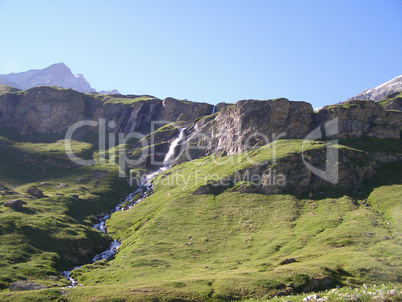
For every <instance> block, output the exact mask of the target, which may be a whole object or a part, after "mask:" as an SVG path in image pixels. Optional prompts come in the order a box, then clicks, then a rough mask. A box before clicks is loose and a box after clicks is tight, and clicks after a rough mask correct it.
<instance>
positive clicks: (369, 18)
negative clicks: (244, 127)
mask: <svg viewBox="0 0 402 302" xmlns="http://www.w3.org/2000/svg"><path fill="white" fill-rule="evenodd" d="M0 28H1V36H2V39H1V46H0V74H4V73H10V72H20V71H26V70H29V69H39V68H44V67H47V66H49V65H51V64H53V63H59V62H64V63H65V64H66V65H67V66H69V67H70V68H71V70H72V72H73V73H82V74H84V76H85V78H86V79H87V81H88V82H89V83H90V84H91V85H92V87H94V88H95V89H97V90H109V89H118V90H119V91H120V92H121V93H123V94H151V95H154V96H156V97H159V98H165V97H168V96H171V97H175V98H180V99H188V100H192V101H198V102H208V103H218V102H222V101H224V102H236V101H238V100H242V99H271V98H277V97H286V98H288V99H290V100H298V101H306V102H309V103H311V104H312V105H313V107H320V106H323V105H326V104H332V103H337V102H340V101H344V100H345V99H347V98H349V97H351V96H353V95H354V94H356V93H359V92H361V91H362V90H364V89H366V88H371V87H374V86H377V85H379V84H381V83H383V82H385V81H388V80H390V79H391V78H394V77H396V76H398V75H400V74H402V1H401V0H376V1H373V0H346V1H343V0H303V1H301V0H300V1H299V0H276V1H270V0H265V1H258V0H254V1H253V0H250V1H246V0H244V1H237V0H231V1H229V0H228V1H226V0H215V1H209V0H203V1H201V0H199V1H195V0H186V1H185V0H182V1H181V0H172V1H169V0H165V1H162V0H161V1H152V0H151V1H150V0H148V1H145V0H144V1H119V0H117V1H101V0H97V1H85V0H81V1H54V0H53V1H50V0H49V1H40V0H37V1H22V0H21V1H20V0H0Z"/></svg>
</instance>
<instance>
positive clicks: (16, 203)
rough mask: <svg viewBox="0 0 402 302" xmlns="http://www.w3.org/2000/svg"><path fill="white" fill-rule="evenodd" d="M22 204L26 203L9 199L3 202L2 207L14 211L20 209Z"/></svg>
mask: <svg viewBox="0 0 402 302" xmlns="http://www.w3.org/2000/svg"><path fill="white" fill-rule="evenodd" d="M24 204H26V202H24V201H23V200H21V199H10V200H7V201H6V202H4V204H3V206H5V207H8V208H12V209H14V210H16V209H21V208H22V207H23V206H24Z"/></svg>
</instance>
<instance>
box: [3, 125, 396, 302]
mask: <svg viewBox="0 0 402 302" xmlns="http://www.w3.org/2000/svg"><path fill="white" fill-rule="evenodd" d="M8 131H9V130H7V129H3V136H2V138H0V147H1V149H0V151H1V150H2V152H3V153H2V157H1V158H4V160H3V162H2V169H3V170H1V171H0V184H1V185H2V186H4V187H5V188H4V189H5V190H3V193H4V195H2V196H1V199H0V202H4V201H6V200H8V199H11V198H17V197H18V198H21V199H23V200H24V201H25V202H26V203H27V204H26V205H25V206H24V207H23V208H22V209H21V210H10V209H9V208H6V207H2V206H0V218H1V220H0V222H1V229H0V231H1V233H0V240H1V245H0V257H1V259H2V260H1V262H0V263H1V265H2V270H1V272H0V277H1V279H0V281H1V282H2V283H1V284H2V287H3V288H6V287H7V286H8V284H9V283H10V282H11V281H13V280H16V279H19V280H30V281H35V282H37V283H39V284H43V285H46V286H48V287H49V289H45V290H38V291H33V292H8V290H7V289H6V290H5V291H3V292H0V299H1V300H4V301H15V300H18V301H43V300H62V301H93V300H96V301H144V300H149V301H151V300H152V301H165V300H166V301H173V300H175V301H209V300H229V301H230V300H235V299H247V298H262V297H265V298H268V297H273V295H274V294H277V295H278V294H279V295H281V294H282V295H290V294H292V295H293V294H297V293H301V292H304V291H305V292H307V291H310V290H312V289H314V290H320V289H324V288H326V287H335V286H336V285H340V286H344V285H348V286H350V285H353V286H355V285H362V284H364V283H366V284H381V283H383V282H393V283H394V284H393V285H391V287H392V288H393V287H395V288H400V286H399V285H398V284H400V283H401V282H402V280H401V279H400V278H401V277H400V276H402V253H401V244H402V236H401V232H402V224H401V221H402V205H401V200H402V184H401V183H402V182H401V181H402V174H401V172H400V171H402V164H401V162H392V163H379V164H378V166H377V167H376V171H377V174H376V176H375V177H374V178H373V179H371V180H369V181H366V183H365V186H364V188H362V189H361V190H359V191H355V190H352V189H348V188H331V187H323V188H321V189H318V190H315V191H311V192H306V193H301V194H298V195H292V194H290V193H286V192H285V194H271V195H267V194H258V193H244V191H243V188H245V187H247V188H248V187H252V186H253V183H252V182H250V183H244V182H239V183H235V184H233V185H231V186H227V187H225V188H224V189H223V190H217V191H212V193H213V194H203V195H194V194H193V193H194V192H195V191H196V190H197V189H198V188H200V187H201V186H203V185H205V183H211V182H214V181H216V180H218V179H222V178H224V177H226V176H228V175H232V174H233V173H235V172H236V171H239V170H241V169H245V168H248V167H252V166H255V165H256V163H262V162H272V161H273V159H274V158H273V156H274V155H275V156H276V157H277V161H278V162H286V159H287V158H294V157H295V156H296V157H298V156H299V155H301V143H302V141H301V140H281V141H277V142H274V143H272V144H270V145H266V146H264V147H262V148H260V149H256V150H252V151H249V152H247V153H245V154H242V155H236V156H226V157H222V158H214V157H212V156H209V157H205V158H202V159H198V160H194V161H192V162H187V163H184V164H181V165H179V166H176V167H174V168H172V169H171V170H169V171H166V172H165V173H164V174H160V175H159V176H158V177H157V178H156V179H155V180H154V183H155V186H154V194H153V195H151V196H150V197H148V198H146V199H145V200H143V201H142V202H140V203H139V204H138V205H136V206H135V207H133V208H132V209H130V210H127V211H124V212H116V213H114V214H113V215H112V218H111V219H110V220H108V221H107V227H108V230H109V235H110V236H111V237H113V238H114V239H119V240H120V241H121V242H122V246H121V247H120V248H119V249H118V254H117V255H116V257H115V259H112V260H110V261H105V260H102V261H98V262H96V263H94V264H88V265H84V266H83V267H82V269H80V270H75V271H74V272H73V276H74V278H76V279H77V280H78V281H79V282H80V283H82V284H83V285H84V286H79V287H76V288H61V287H60V286H62V285H64V284H65V280H63V279H62V278H60V279H59V280H55V278H53V277H51V278H49V275H50V276H58V273H59V271H60V270H63V269H65V268H66V267H68V265H71V264H73V263H76V262H79V261H81V262H80V263H83V262H85V261H87V260H88V259H89V258H90V255H93V254H95V252H96V251H98V250H101V249H104V248H105V246H106V245H107V243H108V242H109V241H110V237H109V238H108V237H107V236H105V235H103V234H100V232H97V231H94V230H93V229H92V228H91V223H92V219H91V217H93V215H94V214H96V213H102V212H106V211H108V209H110V208H111V207H112V205H113V204H115V203H116V202H117V201H118V199H119V198H121V197H122V196H123V195H124V194H125V193H127V192H128V188H127V185H126V184H125V183H122V182H121V181H119V179H117V178H116V173H117V169H116V168H115V167H113V166H99V165H97V166H90V167H81V168H77V167H68V168H66V167H63V163H65V162H67V161H66V159H65V155H64V154H63V152H62V145H61V144H62V142H61V141H60V138H58V137H47V138H46V144H43V143H40V141H44V140H45V138H43V137H36V138H32V137H30V138H24V137H22V136H21V137H18V136H13V135H9V132H8ZM7 133H8V134H7ZM12 137H15V138H14V140H11V139H10V138H12ZM91 141H92V140H88V142H83V141H82V142H76V143H75V144H74V149H75V152H76V154H80V155H81V156H83V157H91V156H92V153H93V151H94V144H93V143H91ZM273 144H276V149H275V148H274V145H273ZM340 144H341V145H339V149H340V151H341V153H342V151H348V152H354V153H357V154H366V157H367V160H368V161H369V158H370V156H369V155H370V154H371V155H372V156H374V155H376V154H378V152H380V151H381V152H382V153H384V152H389V153H392V154H396V153H398V152H399V151H400V150H401V141H400V140H387V141H383V140H378V139H373V138H363V139H359V140H343V141H341V142H340ZM325 148H326V144H325V142H311V143H309V144H307V145H305V147H304V151H305V152H309V151H320V152H321V151H323V152H325ZM316 153H317V152H316ZM318 153H319V152H318ZM345 154H346V153H345ZM45 155H46V158H49V157H51V158H53V159H54V160H55V161H56V162H57V163H58V164H60V163H61V166H60V167H58V166H57V164H55V166H54V167H53V168H52V169H46V170H44V171H41V170H40V166H41V165H43V158H45ZM366 157H365V158H366ZM24 158H25V161H24ZM26 158H29V159H31V158H33V159H34V161H32V160H26ZM41 161H42V162H41ZM38 163H39V164H38ZM359 164H360V163H359ZM60 184H67V186H64V185H63V186H60ZM32 187H38V188H40V189H42V190H43V191H44V193H45V197H43V198H41V199H37V198H28V197H27V194H26V193H25V191H26V190H27V189H28V188H32ZM7 191H10V192H14V193H13V195H12V197H10V196H11V195H10V196H9V195H6V194H8V193H5V192H7ZM309 193H310V194H309ZM60 194H63V195H60ZM70 194H79V199H76V198H74V197H71V196H70ZM24 196H25V197H24ZM398 286H399V287H398ZM391 287H389V288H391ZM300 297H302V296H295V298H294V301H298V300H297V299H299V298H300ZM300 300H301V299H300ZM277 301H279V300H277ZM281 301H282V300H281Z"/></svg>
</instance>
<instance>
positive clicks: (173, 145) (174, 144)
mask: <svg viewBox="0 0 402 302" xmlns="http://www.w3.org/2000/svg"><path fill="white" fill-rule="evenodd" d="M185 130H186V128H181V130H180V134H179V136H178V137H177V138H176V139H175V140H174V141H173V142H172V143H171V144H170V147H169V151H168V153H166V155H165V159H164V160H163V166H164V167H166V168H167V167H168V166H169V165H170V164H171V163H172V161H173V159H174V154H175V152H174V151H175V149H176V147H177V145H178V144H179V143H180V142H181V141H182V139H183V138H184V131H185Z"/></svg>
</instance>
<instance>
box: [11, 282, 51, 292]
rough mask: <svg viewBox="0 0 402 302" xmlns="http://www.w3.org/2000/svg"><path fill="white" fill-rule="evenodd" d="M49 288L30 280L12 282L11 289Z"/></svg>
mask: <svg viewBox="0 0 402 302" xmlns="http://www.w3.org/2000/svg"><path fill="white" fill-rule="evenodd" d="M45 288H47V287H46V286H44V285H41V284H37V283H33V282H29V281H16V282H13V283H11V284H10V287H9V290H10V291H25V290H39V289H45Z"/></svg>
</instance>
